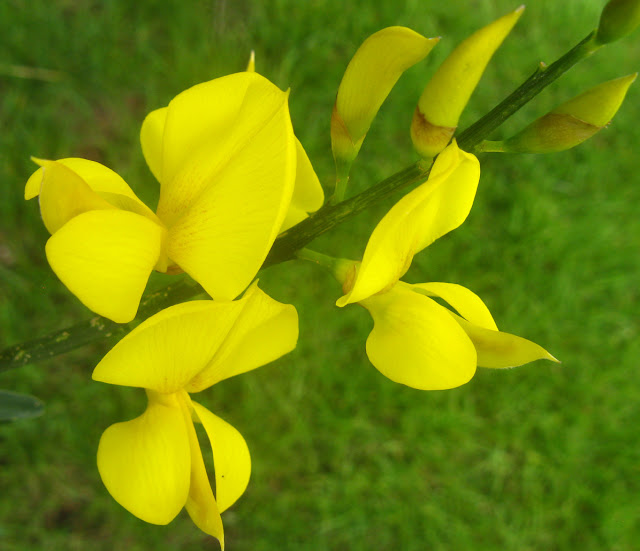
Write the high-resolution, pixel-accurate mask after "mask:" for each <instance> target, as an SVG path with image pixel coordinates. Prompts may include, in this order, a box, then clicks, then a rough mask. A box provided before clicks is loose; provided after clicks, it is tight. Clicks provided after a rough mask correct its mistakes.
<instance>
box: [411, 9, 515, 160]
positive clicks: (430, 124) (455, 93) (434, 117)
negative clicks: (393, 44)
mask: <svg viewBox="0 0 640 551" xmlns="http://www.w3.org/2000/svg"><path fill="white" fill-rule="evenodd" d="M523 10H524V6H521V7H519V8H518V9H517V10H515V11H513V12H511V13H508V14H507V15H505V16H503V17H501V18H500V19H497V20H496V21H494V22H492V23H490V24H489V25H487V26H486V27H483V28H482V29H480V30H478V31H476V32H475V33H473V34H472V35H471V36H470V37H468V38H467V39H466V40H464V41H463V42H461V43H460V44H459V45H458V47H457V48H456V49H455V50H454V51H453V52H451V54H450V55H449V57H447V59H445V60H444V62H443V63H442V65H441V66H440V67H439V68H438V70H437V71H436V73H435V74H434V75H433V77H432V78H431V80H430V81H429V82H428V83H427V86H426V87H425V89H424V91H423V92H422V95H421V96H420V100H419V101H418V106H417V107H416V110H415V113H414V116H413V122H412V124H411V139H412V140H413V145H414V147H415V149H416V151H417V152H418V153H419V154H420V155H421V156H422V157H425V158H431V157H435V156H436V155H437V154H438V153H440V151H442V150H443V149H444V148H445V147H446V145H447V144H448V143H449V140H451V137H452V136H453V134H454V132H455V130H456V128H457V126H458V120H459V118H460V115H461V113H462V111H463V110H464V108H465V106H466V105H467V102H468V101H469V98H470V97H471V94H472V93H473V91H474V90H475V88H476V86H477V84H478V81H479V80H480V77H481V76H482V73H483V72H484V70H485V68H486V66H487V64H488V63H489V61H490V60H491V57H492V56H493V54H494V53H495V51H496V50H497V49H498V48H499V46H500V44H502V41H503V40H504V39H505V38H506V36H507V35H508V34H509V32H510V31H511V29H512V28H513V26H514V25H515V24H516V22H517V21H518V19H519V18H520V16H521V15H522V12H523Z"/></svg>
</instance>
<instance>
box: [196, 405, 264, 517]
mask: <svg viewBox="0 0 640 551" xmlns="http://www.w3.org/2000/svg"><path fill="white" fill-rule="evenodd" d="M191 403H192V404H193V409H194V410H195V412H196V415H197V416H198V418H199V419H200V421H201V423H202V425H203V426H204V428H205V430H206V431H207V436H208V437H209V441H210V442H211V451H212V452H213V464H214V467H215V473H216V503H217V504H218V510H219V511H220V513H223V512H224V511H225V510H226V509H228V508H229V507H230V506H231V505H233V504H234V503H235V502H236V501H237V499H238V498H239V497H240V496H241V495H242V494H243V493H244V491H245V490H246V488H247V485H248V484H249V478H250V476H251V457H250V456H249V448H248V447H247V443H246V442H245V441H244V438H243V437H242V435H241V434H240V433H239V432H238V431H237V430H236V429H235V428H234V427H232V426H231V425H230V424H229V423H227V422H226V421H224V420H223V419H220V417H218V416H216V415H214V414H213V413H211V412H210V411H209V410H208V409H207V408H205V407H203V406H201V405H200V404H198V403H196V402H193V401H192V402H191Z"/></svg>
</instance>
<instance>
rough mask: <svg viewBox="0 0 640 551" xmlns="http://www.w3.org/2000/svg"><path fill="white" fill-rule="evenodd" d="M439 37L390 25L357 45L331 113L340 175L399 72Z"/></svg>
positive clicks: (333, 144)
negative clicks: (427, 35)
mask: <svg viewBox="0 0 640 551" xmlns="http://www.w3.org/2000/svg"><path fill="white" fill-rule="evenodd" d="M438 40H439V38H425V37H424V36H422V35H420V34H418V33H417V32H415V31H412V30H411V29H408V28H407V27H387V28H385V29H382V30H380V31H378V32H376V33H374V34H372V35H371V36H370V37H369V38H367V39H366V40H365V41H364V42H363V43H362V45H361V46H360V47H359V48H358V50H357V51H356V53H355V55H354V56H353V58H352V59H351V61H350V62H349V65H348V66H347V69H346V71H345V72H344V76H343V77H342V81H341V82H340V87H339V88H338V95H337V97H336V103H335V105H334V108H333V114H332V115H331V147H332V150H333V156H334V158H335V161H336V166H337V168H338V176H339V177H346V173H348V169H349V166H350V165H351V162H352V161H353V160H354V159H355V157H356V155H357V154H358V151H360V147H361V146H362V142H363V140H364V138H365V136H366V134H367V132H368V131H369V126H371V122H372V121H373V119H374V117H375V116H376V114H377V113H378V109H380V106H381V105H382V102H384V100H385V99H386V97H387V96H388V95H389V92H390V91H391V89H392V88H393V86H394V85H395V83H396V82H397V81H398V79H399V78H400V75H402V73H403V72H404V71H405V70H407V69H408V68H409V67H411V66H412V65H415V64H416V63H418V61H420V60H421V59H424V57H426V55H427V54H428V53H429V52H430V51H431V49H432V48H433V47H434V46H435V45H436V44H437V43H438Z"/></svg>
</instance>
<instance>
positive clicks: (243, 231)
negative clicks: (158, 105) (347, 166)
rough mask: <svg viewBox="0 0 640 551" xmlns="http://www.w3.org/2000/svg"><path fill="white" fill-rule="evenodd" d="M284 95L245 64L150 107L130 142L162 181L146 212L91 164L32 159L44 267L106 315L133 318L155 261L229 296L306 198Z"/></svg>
mask: <svg viewBox="0 0 640 551" xmlns="http://www.w3.org/2000/svg"><path fill="white" fill-rule="evenodd" d="M287 98H288V94H287V93H285V92H282V91H281V90H280V89H279V88H277V87H276V86H275V85H273V84H272V83H271V82H269V81H268V80H267V79H265V78H264V77H262V76H260V75H258V74H256V73H249V72H244V73H238V74H234V75H229V76H226V77H222V78H218V79H215V80H212V81H210V82H206V83H203V84H199V85H197V86H194V87H192V88H190V89H188V90H186V91H185V92H182V93H181V94H179V95H178V96H176V97H175V98H174V99H173V100H172V101H171V102H170V104H169V106H168V107H165V108H162V109H158V110H156V111H153V112H151V113H150V114H149V115H148V116H147V118H146V119H145V121H144V123H143V125H142V131H141V142H142V150H143V153H144V156H145V159H146V161H147V164H148V165H149V167H150V169H151V171H152V172H153V174H154V175H155V176H156V178H157V179H158V181H159V182H160V185H161V188H160V201H159V204H158V209H157V213H156V214H153V212H151V211H150V210H149V209H148V208H147V207H146V206H145V205H144V204H143V203H142V202H141V201H140V200H139V199H138V198H137V197H136V196H135V194H134V193H133V191H131V189H130V188H129V186H128V185H127V184H126V183H125V182H124V180H122V178H120V177H119V176H118V175H117V174H116V173H115V172H113V171H111V170H109V169H108V168H106V167H104V166H102V165H100V164H99V163H95V162H92V161H88V160H85V159H74V158H71V159H61V160H59V161H38V162H39V164H41V166H42V168H40V169H39V170H37V171H36V172H35V173H34V174H33V175H32V176H31V178H30V179H29V181H28V182H27V184H26V188H25V198H26V199H30V198H32V197H35V196H37V195H40V210H41V213H42V218H43V220H44V223H45V225H46V227H47V229H48V230H49V231H50V232H51V234H52V236H51V238H50V239H49V241H48V242H47V246H46V253H47V259H48V260H49V263H50V265H51V267H52V269H53V270H54V272H56V274H57V275H58V277H59V278H60V279H61V280H62V282H63V283H64V284H65V285H66V286H67V287H68V288H69V290H70V291H71V292H72V293H74V294H75V295H76V296H77V297H78V298H79V299H80V300H81V301H82V302H83V303H84V304H85V305H86V306H88V307H89V308H90V309H92V310H93V311H95V312H97V313H98V314H100V315H103V316H105V317H108V318H110V319H112V320H114V321H116V322H128V321H130V320H131V319H133V318H134V317H135V314H136V311H137V308H138V303H139V301H140V297H141V295H142V292H143V291H144V288H145V285H146V281H147V279H148V277H149V274H150V272H151V270H153V269H154V268H155V269H156V270H158V271H161V272H166V271H169V272H176V271H185V272H187V273H188V274H189V275H190V276H191V277H193V278H194V279H195V280H196V281H198V283H200V284H201V285H202V286H203V287H204V289H205V290H206V291H207V293H208V294H209V295H210V296H211V297H212V298H214V299H217V300H232V299H234V298H235V297H237V296H238V295H239V294H240V293H241V292H242V291H243V289H245V288H246V287H247V285H248V284H249V283H250V282H251V280H252V279H253V278H254V277H255V274H256V273H257V271H258V269H259V268H260V266H261V265H262V262H263V261H264V259H265V257H266V255H267V253H268V251H269V249H270V247H271V245H272V243H273V241H274V239H275V238H276V236H277V235H278V233H279V232H280V231H281V229H282V228H283V227H287V226H286V225H287V224H288V225H292V224H293V223H295V222H296V221H299V220H300V219H301V218H303V217H304V216H305V215H306V209H307V208H308V207H309V205H310V204H311V203H314V204H315V203H317V193H316V194H315V195H313V193H311V195H312V196H311V198H309V193H308V192H307V191H308V190H309V189H310V188H311V189H312V190H313V189H317V187H315V186H316V184H317V177H316V176H315V173H314V171H313V168H312V167H311V164H310V163H309V160H308V158H307V156H306V154H305V153H304V150H303V149H302V146H300V144H299V142H296V139H295V136H294V135H293V130H292V127H291V120H290V116H289V109H288V105H287ZM294 186H295V187H296V188H298V189H296V191H295V192H294ZM318 187H319V185H318ZM292 197H296V198H297V199H296V200H295V201H294V202H293V203H292Z"/></svg>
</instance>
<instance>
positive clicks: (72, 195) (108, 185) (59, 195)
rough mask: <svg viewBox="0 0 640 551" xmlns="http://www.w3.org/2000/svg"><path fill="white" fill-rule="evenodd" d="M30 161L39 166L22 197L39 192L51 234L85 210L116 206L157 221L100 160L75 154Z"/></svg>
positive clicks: (43, 216)
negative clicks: (95, 160)
mask: <svg viewBox="0 0 640 551" xmlns="http://www.w3.org/2000/svg"><path fill="white" fill-rule="evenodd" d="M33 160H34V161H35V162H37V163H38V164H40V165H41V167H40V168H39V169H38V170H37V171H36V172H34V174H33V175H32V176H31V178H29V181H28V182H27V185H26V187H25V198H27V199H28V198H30V197H35V196H36V195H38V194H39V195H40V211H41V214H42V219H43V221H44V223H45V226H46V227H47V229H48V230H49V231H50V232H51V233H55V231H57V230H58V229H59V228H60V227H61V226H63V225H64V224H65V223H66V222H67V221H68V220H70V219H71V218H73V217H74V216H77V215H78V214H80V213H82V212H87V211H89V210H103V209H111V208H118V209H122V210H128V211H130V212H135V213H137V214H141V215H142V216H145V217H147V218H149V219H150V220H152V221H153V222H156V223H160V222H159V220H158V219H157V217H156V215H155V214H154V213H153V212H152V211H151V210H150V209H149V207H147V206H146V205H145V204H144V203H143V202H142V201H140V199H138V197H137V196H136V194H135V193H133V191H132V190H131V188H130V187H129V186H128V185H127V183H126V182H125V181H124V180H123V179H122V178H121V177H120V176H119V175H118V174H116V173H115V172H114V171H113V170H111V169H110V168H107V167H106V166H104V165H101V164H100V163H96V162H94V161H89V160H87V159H79V158H75V157H71V158H68V159H60V160H58V161H47V160H42V159H35V158H34V159H33Z"/></svg>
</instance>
